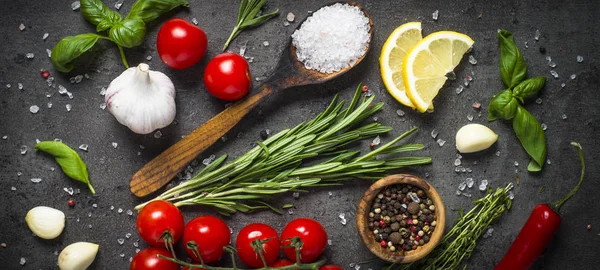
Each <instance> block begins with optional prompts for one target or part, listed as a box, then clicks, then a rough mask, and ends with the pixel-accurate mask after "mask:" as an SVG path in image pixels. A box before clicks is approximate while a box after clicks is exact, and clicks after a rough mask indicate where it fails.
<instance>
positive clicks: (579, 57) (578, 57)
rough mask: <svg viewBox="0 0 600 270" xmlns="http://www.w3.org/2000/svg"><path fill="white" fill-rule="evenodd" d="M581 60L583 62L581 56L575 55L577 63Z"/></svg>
mask: <svg viewBox="0 0 600 270" xmlns="http://www.w3.org/2000/svg"><path fill="white" fill-rule="evenodd" d="M581 62H583V56H581V55H578V56H577V63H581Z"/></svg>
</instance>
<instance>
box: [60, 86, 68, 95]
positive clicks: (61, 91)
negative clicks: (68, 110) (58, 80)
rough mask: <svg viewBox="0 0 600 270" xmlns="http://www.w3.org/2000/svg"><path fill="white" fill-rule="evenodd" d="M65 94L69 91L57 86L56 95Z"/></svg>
mask: <svg viewBox="0 0 600 270" xmlns="http://www.w3.org/2000/svg"><path fill="white" fill-rule="evenodd" d="M67 92H69V91H68V90H67V88H65V87H64V86H62V85H60V84H59V85H58V93H59V94H61V95H65V94H67Z"/></svg>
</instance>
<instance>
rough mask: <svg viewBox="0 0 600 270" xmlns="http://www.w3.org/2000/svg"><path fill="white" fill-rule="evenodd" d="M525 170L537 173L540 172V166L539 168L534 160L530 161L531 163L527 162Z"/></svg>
mask: <svg viewBox="0 0 600 270" xmlns="http://www.w3.org/2000/svg"><path fill="white" fill-rule="evenodd" d="M527 170H528V171H530V172H539V171H541V170H542V166H540V165H539V164H538V163H537V162H536V161H535V160H533V159H532V160H531V161H529V165H528V166H527Z"/></svg>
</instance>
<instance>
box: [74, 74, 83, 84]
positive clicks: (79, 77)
mask: <svg viewBox="0 0 600 270" xmlns="http://www.w3.org/2000/svg"><path fill="white" fill-rule="evenodd" d="M82 80H83V75H77V76H75V83H80V82H81V81H82Z"/></svg>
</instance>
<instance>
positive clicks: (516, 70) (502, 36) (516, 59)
mask: <svg viewBox="0 0 600 270" xmlns="http://www.w3.org/2000/svg"><path fill="white" fill-rule="evenodd" d="M498 42H499V43H500V74H501V75H502V80H503V81H504V84H506V86H507V87H508V88H513V87H515V86H517V84H519V83H520V82H521V81H523V80H524V79H525V75H526V73H527V66H526V65H525V59H523V55H521V52H520V51H519V48H517V45H515V41H514V38H513V35H512V33H511V32H508V31H506V30H500V31H498Z"/></svg>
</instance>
